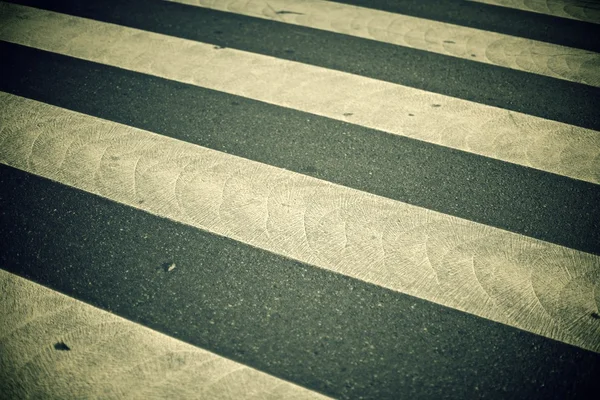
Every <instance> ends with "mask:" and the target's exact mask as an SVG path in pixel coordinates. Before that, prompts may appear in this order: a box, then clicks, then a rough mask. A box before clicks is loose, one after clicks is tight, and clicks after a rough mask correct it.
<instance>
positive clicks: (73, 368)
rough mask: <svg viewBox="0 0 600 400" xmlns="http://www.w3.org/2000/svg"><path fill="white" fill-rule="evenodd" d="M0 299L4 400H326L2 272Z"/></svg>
mask: <svg viewBox="0 0 600 400" xmlns="http://www.w3.org/2000/svg"><path fill="white" fill-rule="evenodd" d="M0 292H1V293H2V297H0V318H1V319H2V324H0V387H3V396H7V397H5V398H53V399H73V398H105V399H106V398H127V399H133V398H136V399H146V398H164V399H167V398H169V399H175V398H176V399H235V400H237V399H273V400H276V399H277V400H278V399H297V400H300V399H326V397H325V396H322V395H320V394H318V393H315V392H312V391H309V390H307V389H304V388H301V387H299V386H296V385H293V384H291V383H289V382H286V381H283V380H280V379H277V378H275V377H273V376H270V375H267V374H265V373H262V372H259V371H257V370H255V369H252V368H249V367H246V366H244V365H242V364H238V363H236V362H234V361H231V360H228V359H226V358H223V357H220V356H218V355H216V354H213V353H210V352H208V351H205V350H202V349H199V348H197V347H194V346H191V345H189V344H186V343H183V342H180V341H178V340H176V339H173V338H171V337H168V336H166V335H163V334H160V333H158V332H156V331H153V330H151V329H149V328H146V327H143V326H141V325H138V324H136V323H133V322H130V321H128V320H126V319H123V318H120V317H117V316H115V315H114V314H110V313H108V312H105V311H102V310H100V309H97V308H95V307H92V306H90V305H88V304H85V303H83V302H80V301H78V300H76V299H73V298H70V297H67V296H64V295H62V294H60V293H58V292H55V291H53V290H50V289H48V288H45V287H43V286H41V285H38V284H35V283H33V282H31V281H28V280H25V279H23V278H20V277H18V276H16V275H13V274H11V273H8V272H6V271H3V270H1V269H0ZM107 347H109V348H110V350H109V351H107V350H105V349H106V348H107ZM17 382H18V384H17Z"/></svg>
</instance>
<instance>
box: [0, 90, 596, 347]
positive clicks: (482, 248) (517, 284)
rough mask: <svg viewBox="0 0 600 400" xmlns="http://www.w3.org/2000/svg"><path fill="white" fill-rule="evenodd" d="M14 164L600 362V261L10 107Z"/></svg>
mask: <svg viewBox="0 0 600 400" xmlns="http://www.w3.org/2000/svg"><path fill="white" fill-rule="evenodd" d="M2 103H3V104H4V109H5V111H4V113H3V120H2V126H3V131H2V136H1V148H2V149H3V150H2V151H1V152H0V160H1V161H2V163H4V164H7V165H10V166H13V167H16V168H19V169H22V170H24V171H27V172H31V173H35V174H37V175H40V176H43V177H46V178H49V179H52V180H55V181H58V182H61V183H63V184H66V185H69V186H73V187H76V188H79V189H83V190H86V191H88V192H91V193H95V194H98V195H101V196H103V197H107V198H109V199H111V200H113V201H117V202H119V203H123V204H126V205H129V206H132V207H136V208H140V209H143V210H145V211H148V212H150V213H152V214H155V215H159V216H163V217H167V218H169V219H172V220H175V221H179V222H182V223H185V224H188V225H192V226H195V227H197V228H201V229H205V230H208V231H210V232H213V233H216V234H219V235H223V236H226V237H230V238H233V239H235V240H238V241H241V242H243V243H247V244H250V245H252V246H256V247H259V248H262V249H265V250H268V251H271V252H274V253H277V254H281V255H284V256H287V257H291V258H293V259H296V260H300V261H302V262H305V263H308V264H311V265H315V266H318V267H321V268H325V269H327V270H331V271H335V272H337V273H341V274H344V275H347V276H350V277H353V278H356V279H361V280H364V281H366V282H371V283H374V284H377V285H380V286H383V287H386V288H390V289H393V290H396V291H400V292H403V293H407V294H410V295H413V296H416V297H419V298H423V299H426V300H430V301H433V302H436V303H438V304H442V305H445V306H450V307H453V308H456V309H459V310H462V311H466V312H469V313H471V314H475V315H478V316H481V317H484V318H488V319H491V320H494V321H498V322H502V323H505V324H508V325H511V326H515V327H518V328H521V329H524V330H528V331H530V332H534V333H537V334H540V335H544V336H547V337H550V338H553V339H557V340H561V341H564V342H567V343H570V344H574V345H577V346H580V347H583V348H586V349H590V350H594V351H600V343H598V341H597V338H598V337H599V336H600V326H598V324H597V323H596V321H595V320H594V319H593V318H591V317H590V315H591V314H593V313H594V312H595V310H596V308H597V304H596V303H595V300H594V295H593V293H594V291H595V290H596V285H597V282H599V281H600V280H599V279H598V278H599V277H598V273H600V257H598V256H594V255H591V254H588V253H583V252H579V251H575V250H571V249H568V248H564V247H561V246H556V245H552V244H549V243H545V242H541V241H538V240H535V239H530V238H527V237H525V236H521V235H517V234H513V233H509V232H506V231H502V230H498V229H495V228H490V227H486V226H484V225H480V224H476V223H473V222H469V221H464V220H460V219H457V218H453V217H449V216H446V215H444V214H439V213H436V212H432V211H429V210H426V209H421V208H418V207H414V206H410V205H407V204H404V203H400V202H397V201H393V200H388V199H385V198H381V197H378V196H373V195H370V194H367V193H364V192H360V191H357V190H353V189H349V188H345V187H342V186H338V185H334V184H330V183H328V182H325V181H320V180H318V179H314V178H310V177H306V176H303V175H300V174H297V173H293V172H290V171H285V170H281V169H278V168H275V167H271V166H269V165H265V164H260V163H256V162H253V161H250V160H246V159H243V158H238V157H235V156H231V155H227V154H224V153H220V152H216V151H214V150H209V149H206V148H202V147H199V146H195V145H191V144H188V143H185V142H180V141H177V140H174V139H170V138H166V137H163V136H160V135H156V134H152V133H150V132H146V131H142V130H139V129H134V128H130V127H127V126H124V125H120V124H115V123H110V122H108V121H103V120H99V119H97V118H93V117H90V116H85V115H81V114H78V113H74V112H70V111H67V110H64V109H59V108H57V107H53V106H49V105H45V104H43V103H39V102H35V101H32V100H27V99H24V98H20V97H16V96H13V95H9V94H6V93H5V94H3V95H2Z"/></svg>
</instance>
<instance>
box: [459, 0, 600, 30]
mask: <svg viewBox="0 0 600 400" xmlns="http://www.w3.org/2000/svg"><path fill="white" fill-rule="evenodd" d="M469 1H474V2H477V3H485V4H491V5H495V6H501V7H508V8H515V9H517V10H523V11H531V12H535V13H539V14H546V15H552V16H555V17H562V18H569V19H574V20H578V21H585V22H591V23H594V24H600V6H598V2H596V1H589V0H469Z"/></svg>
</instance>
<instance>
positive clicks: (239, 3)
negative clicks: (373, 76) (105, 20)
mask: <svg viewBox="0 0 600 400" xmlns="http://www.w3.org/2000/svg"><path fill="white" fill-rule="evenodd" d="M171 1H173V2H176V3H184V4H189V5H197V6H201V7H206V8H211V9H215V10H221V11H229V12H234V13H236V14H243V15H248V16H252V17H258V18H265V19H270V20H275V21H280V22H285V23H288V24H294V25H301V26H306V27H310V28H316V29H321V30H326V31H331V32H336V33H342V34H346V35H352V36H358V37H362V38H366V39H373V40H377V41H381V42H386V43H392V44H396V45H400V46H404V47H410V48H414V49H419V50H426V51H430V52H433V53H439V54H444V55H448V56H452V57H458V58H465V59H468V60H473V61H477V62H482V63H486V64H493V65H499V66H502V67H507V68H511V69H516V70H520V71H526V72H531V73H534V74H539V75H545V76H551V77H554V78H559V79H565V80H568V81H573V82H578V83H585V84H587V85H592V86H600V72H599V70H600V55H599V54H597V53H594V52H590V51H585V50H580V49H573V48H569V47H564V46H559V45H555V44H550V43H545V42H539V41H535V40H530V39H523V38H519V37H514V36H509V35H503V34H499V33H495V32H488V31H483V30H479V29H474V28H467V27H463V26H458V25H452V24H448V23H444V22H437V21H432V20H428V19H423V18H416V17H410V16H405V15H401V14H394V13H390V12H386V11H379V10H374V9H369V8H363V7H356V6H350V5H346V4H341V3H335V2H331V1H322V0H250V1H248V0H171Z"/></svg>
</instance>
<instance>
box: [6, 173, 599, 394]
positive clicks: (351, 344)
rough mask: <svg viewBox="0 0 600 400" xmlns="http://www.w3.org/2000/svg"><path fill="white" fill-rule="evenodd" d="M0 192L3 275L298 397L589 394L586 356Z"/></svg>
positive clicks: (52, 202)
mask: <svg viewBox="0 0 600 400" xmlns="http://www.w3.org/2000/svg"><path fill="white" fill-rule="evenodd" d="M0 186H1V187H2V188H3V190H2V192H1V194H0V210H2V211H1V212H0V215H1V217H0V218H1V220H0V240H1V241H2V243H9V244H10V245H8V246H6V245H5V246H3V247H2V250H1V256H0V262H1V265H2V267H3V268H5V269H7V270H9V271H11V272H14V273H17V274H19V275H21V276H23V277H26V278H28V279H31V280H33V281H36V282H38V283H41V284H43V285H45V286H48V287H51V288H53V289H55V290H59V291H61V292H63V293H65V294H67V295H70V296H73V297H76V298H78V299H81V300H83V301H86V302H88V303H90V304H92V305H95V306H98V307H101V308H103V309H107V310H110V311H112V312H114V313H116V314H118V315H121V316H123V317H125V318H128V319H131V320H133V321H136V322H140V323H142V324H144V325H146V326H149V327H151V328H153V329H156V330H158V331H161V332H164V333H166V334H168V335H170V336H173V337H176V338H179V339H182V340H184V341H186V342H189V343H191V344H194V345H197V346H200V347H202V348H205V349H208V350H210V351H213V352H216V353H218V354H221V355H223V356H225V357H229V358H231V359H234V360H236V361H240V362H242V363H244V364H247V365H249V366H252V367H254V368H257V369H260V370H263V371H265V372H268V373H271V374H273V375H275V376H278V377H281V378H284V379H286V380H290V381H292V382H295V383H298V384H301V385H303V386H305V387H308V388H310V389H313V390H318V391H320V392H323V393H325V394H329V395H332V396H335V397H339V398H353V399H356V398H361V396H363V397H364V398H375V399H387V398H397V397H398V396H403V397H406V398H456V399H464V398H472V397H486V398H525V397H526V398H560V399H563V398H586V396H588V395H589V393H593V392H594V391H597V390H598V389H600V387H599V385H598V381H597V379H595V377H596V376H597V375H598V373H599V372H600V371H599V366H600V363H599V361H600V356H599V355H598V354H596V353H592V352H588V351H584V350H581V349H578V348H575V347H572V346H569V345H566V344H563V343H560V342H556V341H553V340H550V339H546V338H543V337H540V336H536V335H533V334H530V333H527V332H524V331H520V330H518V329H514V328H510V327H508V326H505V325H501V324H497V323H494V322H491V321H488V320H484V319H481V318H477V317H475V316H473V315H470V314H466V313H462V312H459V311H457V310H453V309H449V308H445V307H442V306H439V305H436V304H433V303H429V302H427V301H423V300H419V299H417V298H413V297H410V296H407V295H403V294H400V293H396V292H392V291H388V290H385V289H382V288H379V287H376V286H373V285H369V284H366V283H364V282H361V281H357V280H354V279H351V278H347V277H344V276H340V275H337V274H333V273H330V272H326V271H324V270H321V269H318V268H313V267H310V266H308V265H304V264H301V263H299V262H296V261H293V260H289V259H286V258H283V257H280V256H276V255H274V254H271V253H268V252H265V251H262V250H258V249H256V248H253V247H250V246H247V245H244V244H241V243H239V242H235V241H233V240H230V239H227V238H223V237H218V236H215V235H211V234H208V233H206V232H203V231H200V230H197V229H194V228H191V227H189V226H185V225H181V224H178V223H175V222H172V221H169V220H165V219H162V218H158V217H155V216H151V215H149V214H146V213H144V212H141V211H139V210H135V209H132V208H129V207H126V206H123V205H119V204H116V203H113V202H111V201H108V200H106V199H103V198H100V197H97V196H94V195H91V194H89V193H85V192H82V191H78V190H75V189H73V188H69V187H66V186H62V185H59V184H57V183H53V182H51V181H48V180H46V179H42V178H39V177H36V176H33V175H29V174H27V173H25V172H22V171H18V170H15V169H12V168H9V167H6V166H0ZM50 244H52V245H50ZM168 262H176V263H177V268H176V269H175V270H173V271H171V272H166V271H165V270H164V269H163V268H161V265H163V264H165V263H168ZM105 351H110V346H107V347H106V349H105Z"/></svg>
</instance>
